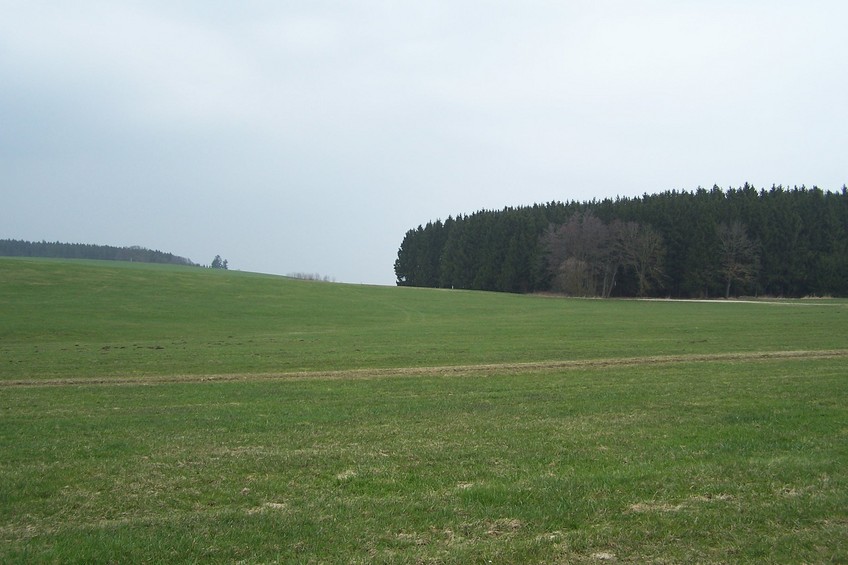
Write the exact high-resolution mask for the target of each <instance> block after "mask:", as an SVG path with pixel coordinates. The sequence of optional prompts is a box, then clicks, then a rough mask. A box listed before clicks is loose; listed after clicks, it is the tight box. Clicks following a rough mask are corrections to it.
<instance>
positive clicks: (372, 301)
mask: <svg viewBox="0 0 848 565" xmlns="http://www.w3.org/2000/svg"><path fill="white" fill-rule="evenodd" d="M846 337H848V301H843V300H799V301H782V300H768V301H766V300H763V301H752V302H750V303H749V302H734V301H717V302H664V301H635V300H634V301H630V300H627V301H625V300H606V301H601V300H572V299H563V298H556V297H543V296H520V295H507V294H494V293H479V292H462V291H440V290H429V289H414V288H385V287H369V286H359V285H344V284H329V283H317V282H307V281H296V280H289V279H285V278H281V277H274V276H267V275H257V274H250V273H238V272H228V271H213V270H205V269H197V268H187V267H172V266H152V265H142V264H131V263H99V262H84V261H50V260H32V259H29V260H28V259H0V454H2V457H0V562H55V563H92V562H99V563H127V562H169V563H182V562H190V563H191V562H204V563H206V562H221V563H232V562H246V563H274V562H279V563H420V562H424V563H427V562H431V563H601V562H640V563H645V562H653V563H684V562H702V563H727V562H750V563H753V562H758V563H760V562H772V563H797V562H816V563H826V562H846V561H848V541H846V540H848V470H846V469H848V370H847V369H848V349H846V346H845V344H846Z"/></svg>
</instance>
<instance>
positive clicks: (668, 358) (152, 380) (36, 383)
mask: <svg viewBox="0 0 848 565" xmlns="http://www.w3.org/2000/svg"><path fill="white" fill-rule="evenodd" d="M839 357H848V349H827V350H798V351H746V352H740V353H710V354H692V355H651V356H645V357H619V358H606V359H577V360H556V361H531V362H522V363H486V364H479V365H446V366H436V367H396V368H386V369H367V368H366V369H342V370H337V371H293V372H284V373H236V374H219V375H215V374H209V375H151V376H142V377H121V376H116V377H114V378H86V377H77V378H64V379H18V380H10V381H0V387H48V386H78V385H86V386H95V385H97V386H100V385H102V386H119V385H156V384H174V383H205V382H229V381H273V380H298V379H326V380H337V379H357V378H359V379H372V378H385V377H415V376H422V377H427V376H472V375H477V376H485V375H504V374H512V373H528V372H530V373H543V372H554V371H567V370H576V369H593V368H604V367H627V366H638V365H661V364H671V363H710V362H750V361H770V360H792V359H829V358H839Z"/></svg>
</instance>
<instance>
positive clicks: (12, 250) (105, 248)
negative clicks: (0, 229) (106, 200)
mask: <svg viewBox="0 0 848 565" xmlns="http://www.w3.org/2000/svg"><path fill="white" fill-rule="evenodd" d="M0 256H5V257H52V258H57V259H100V260H105V261H138V262H142V263H168V264H174V265H189V266H198V265H197V264H196V263H193V262H192V261H191V260H189V259H186V258H185V257H178V256H177V255H174V254H173V253H164V252H162V251H152V250H150V249H145V248H143V247H112V246H109V245H92V244H85V243H60V242H58V241H56V242H48V241H41V242H38V241H34V242H33V241H21V240H15V239H0Z"/></svg>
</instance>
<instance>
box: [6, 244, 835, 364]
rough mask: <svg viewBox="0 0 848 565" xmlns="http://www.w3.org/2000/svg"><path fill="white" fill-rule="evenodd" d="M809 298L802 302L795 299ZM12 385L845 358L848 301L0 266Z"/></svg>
mask: <svg viewBox="0 0 848 565" xmlns="http://www.w3.org/2000/svg"><path fill="white" fill-rule="evenodd" d="M798 304H803V305H798ZM0 313H2V317H3V320H2V324H0V359H2V360H3V361H0V363H2V366H0V374H2V378H3V379H6V380H15V379H26V380H32V379H39V378H69V377H70V378H80V379H86V378H97V379H103V378H110V377H126V376H150V375H163V374H164V375H170V374H188V375H208V374H255V373H285V372H293V371H315V370H346V369H354V368H366V369H371V368H400V367H429V366H445V365H472V364H480V363H511V362H531V361H533V362H538V361H562V360H575V359H599V358H603V359H607V358H625V357H644V356H654V355H692V354H715V353H729V352H762V351H787V350H823V349H844V348H845V347H846V339H845V338H846V336H848V303H846V302H845V301H833V300H829V301H806V302H796V303H789V302H786V303H783V304H779V305H774V304H726V303H712V304H705V303H697V302H691V303H672V302H645V301H631V300H610V301H599V300H563V299H558V298H543V297H538V296H521V295H508V294H495V293H479V292H461V291H438V290H430V289H415V288H388V287H369V286H356V285H339V284H322V283H314V282H306V281H296V280H288V279H284V278H280V277H273V276H262V275H255V274H249V273H237V272H228V271H218V270H204V269H197V268H188V267H170V266H151V265H141V264H133V263H123V264H122V263H96V262H69V261H47V260H20V259H0Z"/></svg>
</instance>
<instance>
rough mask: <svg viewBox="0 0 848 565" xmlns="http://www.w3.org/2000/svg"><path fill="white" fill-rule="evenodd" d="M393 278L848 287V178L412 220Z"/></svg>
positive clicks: (723, 289) (487, 284) (477, 284)
mask: <svg viewBox="0 0 848 565" xmlns="http://www.w3.org/2000/svg"><path fill="white" fill-rule="evenodd" d="M395 275H396V276H397V284H398V285H402V286H422V287H439V288H461V289H475V290H492V291H503V292H558V293H563V294H567V295H571V296H597V297H611V296H613V297H614V296H652V297H674V298H713V297H731V296H785V297H803V296H848V189H846V187H843V188H842V190H841V191H839V192H828V191H823V190H820V189H818V188H810V189H808V188H805V187H801V188H797V187H796V188H792V189H786V188H783V187H779V186H778V187H772V188H771V189H770V190H762V189H761V190H758V189H756V188H754V187H752V186H750V185H747V184H746V185H745V186H743V187H741V188H737V189H734V188H731V189H727V190H722V189H720V188H718V187H714V188H713V189H711V190H706V189H702V188H699V189H697V190H695V191H667V192H663V193H660V194H654V195H648V194H646V195H644V196H641V197H637V198H616V199H605V200H601V201H598V200H593V201H591V202H582V203H578V202H568V203H563V202H551V203H548V204H535V205H533V206H527V207H518V208H505V209H503V210H497V211H494V210H493V211H489V210H483V211H479V212H475V213H473V214H471V215H458V216H456V217H448V218H447V219H446V220H444V221H442V220H436V221H431V222H429V223H427V225H426V226H418V228H417V229H412V230H409V231H408V232H407V233H406V236H405V237H404V239H403V242H402V243H401V245H400V249H399V250H398V256H397V260H396V261H395Z"/></svg>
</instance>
